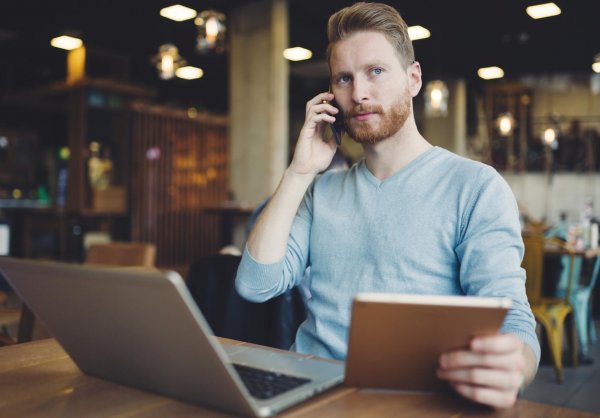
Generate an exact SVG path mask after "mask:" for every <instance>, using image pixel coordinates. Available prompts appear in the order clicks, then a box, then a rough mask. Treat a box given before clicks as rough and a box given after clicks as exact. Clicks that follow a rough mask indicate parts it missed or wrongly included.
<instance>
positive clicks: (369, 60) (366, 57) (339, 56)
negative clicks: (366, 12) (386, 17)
mask: <svg viewBox="0 0 600 418" xmlns="http://www.w3.org/2000/svg"><path fill="white" fill-rule="evenodd" d="M377 63H379V64H385V63H389V64H391V65H394V64H397V63H400V64H402V59H401V57H400V55H399V54H398V51H397V50H396V49H395V48H394V46H393V45H392V44H391V43H390V41H389V40H388V38H387V37H386V36H385V35H384V34H382V33H380V32H375V31H360V32H356V33H354V34H352V35H350V36H349V37H347V38H345V39H343V40H340V41H337V42H335V43H334V44H332V45H331V55H330V59H329V67H330V70H331V71H332V72H336V71H344V68H343V67H346V66H352V67H354V66H359V67H360V66H362V65H370V64H377Z"/></svg>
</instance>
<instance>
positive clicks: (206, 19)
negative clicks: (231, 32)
mask: <svg viewBox="0 0 600 418" xmlns="http://www.w3.org/2000/svg"><path fill="white" fill-rule="evenodd" d="M194 23H195V24H196V27H197V28H198V35H197V37H196V51H198V52H200V53H208V52H211V51H214V52H217V53H222V52H224V51H225V33H226V30H227V28H226V26H225V15H224V14H223V13H220V12H217V11H215V10H205V11H203V12H201V13H200V14H199V15H198V17H197V18H196V19H195V20H194Z"/></svg>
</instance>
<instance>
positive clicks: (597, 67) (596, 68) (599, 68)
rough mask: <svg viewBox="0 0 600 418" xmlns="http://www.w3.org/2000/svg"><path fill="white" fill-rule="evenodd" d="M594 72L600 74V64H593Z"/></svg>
mask: <svg viewBox="0 0 600 418" xmlns="http://www.w3.org/2000/svg"><path fill="white" fill-rule="evenodd" d="M592 70H594V72H595V73H600V62H595V63H593V64H592Z"/></svg>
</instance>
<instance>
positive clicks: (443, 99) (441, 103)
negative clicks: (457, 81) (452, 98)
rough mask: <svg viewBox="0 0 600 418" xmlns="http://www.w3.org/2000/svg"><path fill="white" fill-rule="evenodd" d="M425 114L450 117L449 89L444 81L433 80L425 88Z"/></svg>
mask: <svg viewBox="0 0 600 418" xmlns="http://www.w3.org/2000/svg"><path fill="white" fill-rule="evenodd" d="M425 113H426V115H427V116H433V117H436V116H447V115H448V87H447V86H446V83H444V82H443V81H442V80H433V81H430V82H428V83H427V85H426V86H425Z"/></svg>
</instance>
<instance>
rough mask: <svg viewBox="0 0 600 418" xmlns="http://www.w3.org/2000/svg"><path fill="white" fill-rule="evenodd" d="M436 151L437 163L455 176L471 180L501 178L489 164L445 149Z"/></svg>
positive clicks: (438, 148) (439, 148)
mask: <svg viewBox="0 0 600 418" xmlns="http://www.w3.org/2000/svg"><path fill="white" fill-rule="evenodd" d="M436 151H437V153H436V160H437V163H438V164H439V165H441V166H444V167H445V168H446V169H447V170H449V171H451V172H452V173H453V174H454V175H457V176H460V177H464V178H470V179H475V178H485V179H489V178H494V177H500V174H499V173H498V172H497V171H496V170H495V169H494V168H493V167H491V166H490V165H488V164H485V163H482V162H480V161H475V160H472V159H470V158H467V157H463V156H461V155H458V154H455V153H454V152H452V151H449V150H447V149H445V148H441V147H436ZM447 170H444V171H446V172H447Z"/></svg>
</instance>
